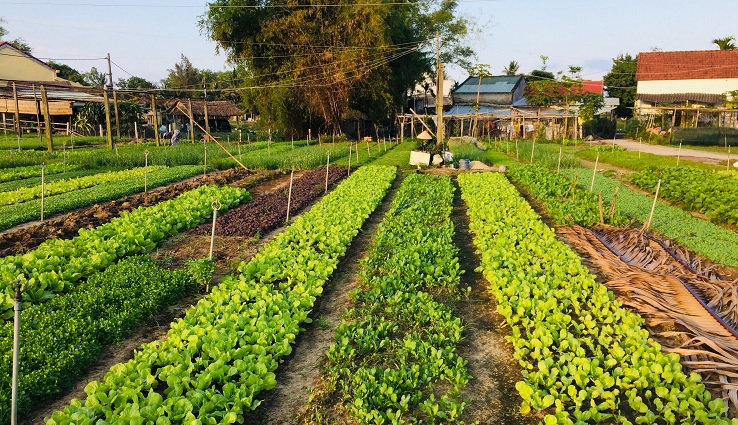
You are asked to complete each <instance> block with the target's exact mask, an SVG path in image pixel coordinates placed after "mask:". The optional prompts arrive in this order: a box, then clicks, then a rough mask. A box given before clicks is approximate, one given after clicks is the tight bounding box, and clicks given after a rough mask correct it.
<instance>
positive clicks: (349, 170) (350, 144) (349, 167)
mask: <svg viewBox="0 0 738 425" xmlns="http://www.w3.org/2000/svg"><path fill="white" fill-rule="evenodd" d="M351 146H353V143H351V142H349V156H348V158H349V164H348V175H349V176H350V175H351Z"/></svg>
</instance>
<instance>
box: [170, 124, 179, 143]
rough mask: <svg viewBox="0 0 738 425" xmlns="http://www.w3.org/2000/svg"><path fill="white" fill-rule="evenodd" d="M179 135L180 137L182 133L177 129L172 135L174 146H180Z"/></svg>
mask: <svg viewBox="0 0 738 425" xmlns="http://www.w3.org/2000/svg"><path fill="white" fill-rule="evenodd" d="M179 135H180V131H179V129H178V128H177V129H175V130H174V132H173V133H172V146H178V145H179Z"/></svg>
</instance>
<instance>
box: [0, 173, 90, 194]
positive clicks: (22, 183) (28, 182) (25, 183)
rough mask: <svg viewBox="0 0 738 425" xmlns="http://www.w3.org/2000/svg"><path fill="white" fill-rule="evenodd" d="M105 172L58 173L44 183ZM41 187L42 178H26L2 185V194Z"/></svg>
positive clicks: (47, 178) (0, 185) (49, 176)
mask: <svg viewBox="0 0 738 425" xmlns="http://www.w3.org/2000/svg"><path fill="white" fill-rule="evenodd" d="M103 171H104V170H100V169H97V170H87V169H81V170H74V171H67V172H66V173H65V172H61V173H57V174H51V175H48V176H44V181H45V182H46V183H53V182H57V181H60V180H66V179H76V178H77V177H85V176H91V175H93V174H97V173H100V172H103ZM39 185H41V177H26V178H23V179H18V180H11V181H8V182H5V183H0V192H11V191H13V190H17V189H20V188H22V187H32V186H39Z"/></svg>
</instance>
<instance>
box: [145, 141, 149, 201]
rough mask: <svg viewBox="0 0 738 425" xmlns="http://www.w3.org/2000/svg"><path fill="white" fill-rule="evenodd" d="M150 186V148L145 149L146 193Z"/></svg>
mask: <svg viewBox="0 0 738 425" xmlns="http://www.w3.org/2000/svg"><path fill="white" fill-rule="evenodd" d="M148 186H149V150H148V149H146V150H145V151H144V193H146V192H147V189H148Z"/></svg>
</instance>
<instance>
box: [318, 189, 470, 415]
mask: <svg viewBox="0 0 738 425" xmlns="http://www.w3.org/2000/svg"><path fill="white" fill-rule="evenodd" d="M453 193H454V188H453V186H452V184H451V181H450V179H449V178H448V177H445V176H444V177H438V176H431V175H420V174H412V175H409V176H408V177H407V178H406V179H405V181H404V182H403V184H402V186H401V187H400V188H399V190H398V192H397V195H396V197H395V199H394V200H393V203H392V207H391V208H390V210H389V211H388V212H387V213H386V214H385V218H384V220H383V221H382V223H381V224H380V225H379V228H378V230H377V234H376V236H375V238H374V243H373V245H372V248H371V249H370V251H369V254H368V256H367V258H365V259H364V260H362V263H361V271H360V282H361V286H360V288H359V289H358V290H354V291H352V299H353V302H354V306H353V308H351V309H350V310H349V312H348V313H347V314H346V315H345V317H344V319H343V322H342V324H341V325H340V326H339V327H338V329H337V330H336V336H335V341H336V342H335V343H334V344H333V345H332V346H331V347H330V348H329V350H328V353H327V363H326V370H325V379H324V380H325V382H326V387H327V389H328V391H329V392H330V393H333V392H335V393H336V394H337V396H338V398H339V399H340V400H341V404H342V405H343V406H344V407H345V409H346V411H347V412H348V414H349V415H350V416H351V417H353V418H354V419H355V420H356V421H357V422H358V423H360V424H375V423H383V422H385V421H386V422H387V423H404V422H405V421H406V420H407V418H410V417H412V418H415V420H416V421H419V422H422V423H438V422H441V423H457V421H458V420H459V416H460V415H461V413H462V412H463V410H464V407H465V402H464V401H462V400H460V392H461V390H462V389H463V388H464V387H465V385H466V384H467V382H468V381H469V379H470V376H469V375H468V373H467V371H466V361H465V360H464V359H462V358H461V356H460V355H459V354H458V352H457V349H456V346H457V345H458V344H459V342H460V340H461V338H462V332H463V325H462V323H461V320H460V319H459V318H458V317H456V316H455V314H454V311H453V308H452V307H450V306H449V305H446V304H444V302H443V301H446V302H453V301H454V300H456V299H458V298H459V296H460V295H461V294H460V291H459V282H460V276H461V274H462V273H463V272H462V271H461V270H459V261H458V257H457V252H458V249H457V248H456V247H455V245H454V243H453V241H452V237H453V234H454V227H453V223H452V222H451V220H450V214H451V210H452V201H453ZM434 297H436V298H439V301H436V300H434Z"/></svg>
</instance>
